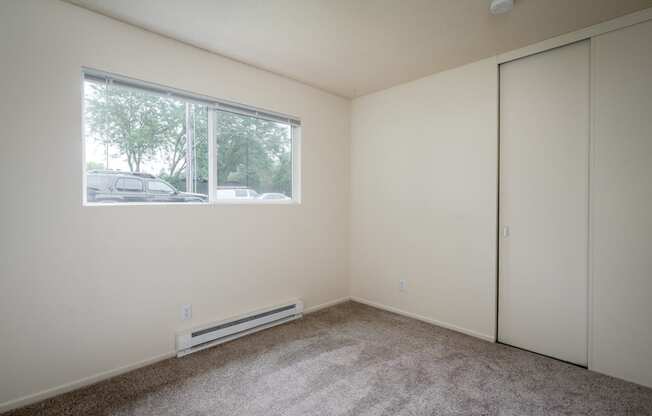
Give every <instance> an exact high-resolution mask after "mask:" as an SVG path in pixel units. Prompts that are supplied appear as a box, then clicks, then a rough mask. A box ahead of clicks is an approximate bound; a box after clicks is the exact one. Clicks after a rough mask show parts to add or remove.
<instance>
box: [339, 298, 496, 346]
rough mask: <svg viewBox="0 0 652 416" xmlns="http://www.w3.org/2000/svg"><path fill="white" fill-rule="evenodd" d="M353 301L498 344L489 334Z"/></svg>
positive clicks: (389, 307)
mask: <svg viewBox="0 0 652 416" xmlns="http://www.w3.org/2000/svg"><path fill="white" fill-rule="evenodd" d="M351 300H352V301H354V302H358V303H362V304H365V305H367V306H371V307H374V308H378V309H382V310H385V311H388V312H393V313H395V314H398V315H402V316H406V317H408V318H413V319H416V320H419V321H423V322H426V323H429V324H431V325H436V326H440V327H442V328H446V329H450V330H452V331H455V332H461V333H462V334H465V335H470V336H472V337H475V338H480V339H482V340H485V341H489V342H496V337H495V336H493V335H487V334H483V333H481V332H477V331H473V330H471V329H466V328H462V327H460V326H457V325H453V324H449V323H447V322H442V321H438V320H436V319H432V318H428V317H425V316H422V315H418V314H416V313H412V312H407V311H404V310H402V309H398V308H395V307H393V306H387V305H383V304H381V303H377V302H373V301H370V300H367V299H364V298H360V297H358V296H351Z"/></svg>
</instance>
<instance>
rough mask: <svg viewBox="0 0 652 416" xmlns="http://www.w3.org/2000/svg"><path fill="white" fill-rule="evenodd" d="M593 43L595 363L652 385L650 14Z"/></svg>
mask: <svg viewBox="0 0 652 416" xmlns="http://www.w3.org/2000/svg"><path fill="white" fill-rule="evenodd" d="M593 42H594V45H593V46H594V49H593V52H594V54H593V58H594V61H593V70H594V72H593V76H594V78H593V80H594V84H593V85H594V90H593V94H592V96H593V99H594V101H593V104H594V106H593V108H594V113H593V114H594V116H595V118H594V124H593V126H594V130H593V137H592V142H593V149H592V152H591V154H592V155H593V163H592V165H591V172H592V176H591V200H592V207H591V213H592V221H591V222H592V228H591V237H592V242H593V246H592V250H591V254H592V255H591V258H592V275H593V280H592V288H593V290H592V291H593V338H592V340H593V343H592V349H593V356H592V360H591V364H592V366H593V368H594V369H595V370H596V371H600V372H604V373H607V374H610V375H613V376H616V377H622V378H624V379H627V380H631V381H634V382H637V383H641V384H644V385H647V386H650V387H652V21H648V22H645V23H640V24H637V25H635V26H630V27H628V28H625V29H620V30H617V31H614V32H609V33H606V34H604V35H601V36H598V37H596V38H595V39H594V40H593Z"/></svg>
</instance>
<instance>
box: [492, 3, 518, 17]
mask: <svg viewBox="0 0 652 416" xmlns="http://www.w3.org/2000/svg"><path fill="white" fill-rule="evenodd" d="M512 8H514V0H490V2H489V11H490V12H491V14H503V13H507V12H509V11H511V10H512Z"/></svg>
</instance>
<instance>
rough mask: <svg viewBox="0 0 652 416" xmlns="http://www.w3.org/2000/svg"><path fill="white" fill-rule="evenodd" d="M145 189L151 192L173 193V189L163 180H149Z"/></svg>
mask: <svg viewBox="0 0 652 416" xmlns="http://www.w3.org/2000/svg"><path fill="white" fill-rule="evenodd" d="M147 189H148V190H149V192H151V193H153V194H173V193H174V192H175V190H174V189H173V188H172V187H171V186H170V185H168V184H167V183H165V182H161V181H149V182H148V183H147Z"/></svg>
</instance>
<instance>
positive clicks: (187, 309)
mask: <svg viewBox="0 0 652 416" xmlns="http://www.w3.org/2000/svg"><path fill="white" fill-rule="evenodd" d="M191 319H192V305H183V306H182V307H181V320H182V321H189V320H191Z"/></svg>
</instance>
